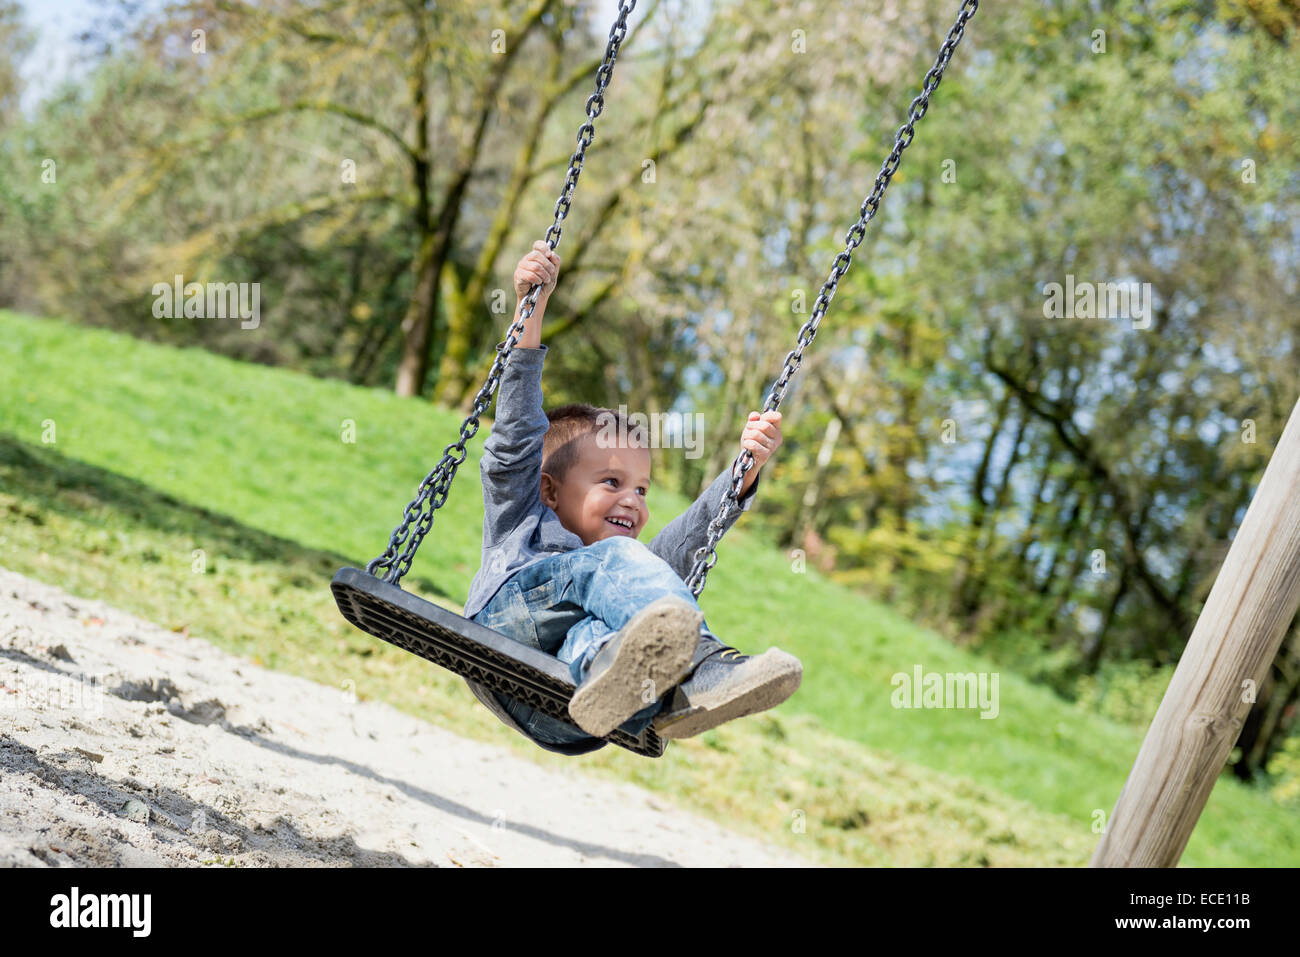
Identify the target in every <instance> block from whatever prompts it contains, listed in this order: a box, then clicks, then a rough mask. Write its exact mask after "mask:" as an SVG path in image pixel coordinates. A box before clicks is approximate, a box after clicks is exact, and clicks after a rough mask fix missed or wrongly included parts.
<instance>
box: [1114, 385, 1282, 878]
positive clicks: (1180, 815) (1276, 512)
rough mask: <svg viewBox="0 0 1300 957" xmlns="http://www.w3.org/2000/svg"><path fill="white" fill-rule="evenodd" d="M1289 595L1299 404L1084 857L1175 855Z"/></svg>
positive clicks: (1244, 707) (1265, 660)
mask: <svg viewBox="0 0 1300 957" xmlns="http://www.w3.org/2000/svg"><path fill="white" fill-rule="evenodd" d="M1298 605H1300V403H1297V404H1296V407H1295V409H1293V410H1292V412H1291V418H1290V420H1289V421H1288V422H1287V426H1286V429H1285V430H1284V431H1283V432H1282V438H1281V439H1280V440H1279V441H1278V444H1277V448H1276V450H1275V451H1274V452H1273V458H1272V460H1271V461H1270V462H1269V463H1268V468H1266V469H1265V470H1264V477H1263V478H1262V479H1261V480H1260V483H1259V488H1258V489H1257V490H1256V492H1255V497H1254V499H1253V500H1252V501H1251V503H1250V507H1249V508H1248V509H1247V510H1246V517H1245V518H1244V519H1242V522H1241V528H1239V529H1238V530H1237V536H1236V538H1235V539H1233V542H1232V547H1231V548H1230V549H1229V550H1228V557H1227V558H1226V559H1224V562H1223V567H1222V568H1221V569H1220V570H1219V577H1218V578H1217V579H1216V580H1215V582H1214V587H1213V588H1212V589H1211V590H1210V596H1209V598H1208V599H1207V600H1206V602H1205V608H1204V610H1202V612H1201V617H1200V618H1199V619H1198V620H1197V622H1196V627H1195V629H1193V631H1192V637H1191V639H1190V640H1189V641H1188V642H1187V649H1186V650H1185V651H1184V652H1183V656H1182V659H1181V660H1180V661H1179V662H1178V668H1177V669H1176V670H1175V671H1174V677H1173V679H1172V680H1171V681H1170V682H1169V688H1168V690H1167V691H1166V692H1165V697H1164V700H1162V701H1161V702H1160V708H1159V709H1158V710H1157V711H1156V716H1155V719H1154V720H1153V721H1152V722H1151V727H1150V729H1149V730H1148V731H1147V736H1146V740H1145V741H1143V742H1142V749H1141V750H1140V751H1139V752H1138V756H1137V760H1136V761H1135V762H1134V764H1133V770H1132V771H1131V772H1129V776H1128V781H1127V782H1125V784H1124V790H1123V791H1121V792H1120V796H1119V800H1118V801H1117V802H1116V804H1115V809H1114V810H1113V811H1112V812H1111V815H1110V821H1109V822H1108V824H1107V827H1106V833H1105V835H1104V836H1103V837H1102V839H1101V843H1100V844H1098V845H1097V850H1096V852H1095V853H1094V854H1093V856H1092V863H1091V866H1092V867H1173V866H1175V865H1176V864H1177V863H1178V858H1179V857H1181V856H1182V853H1183V848H1185V847H1186V846H1187V839H1188V838H1189V837H1191V835H1192V829H1193V828H1194V827H1195V826H1196V820H1197V818H1199V817H1200V815H1201V809H1202V808H1204V807H1205V802H1206V800H1207V799H1208V798H1209V796H1210V791H1211V790H1212V789H1213V787H1214V782H1215V780H1216V779H1217V778H1218V776H1219V772H1220V771H1221V770H1222V769H1223V766H1224V764H1225V763H1226V761H1227V758H1228V753H1229V752H1230V751H1231V750H1232V746H1233V744H1234V743H1235V742H1236V740H1237V735H1238V734H1239V732H1240V731H1241V725H1242V722H1243V721H1244V720H1245V718H1246V713H1247V712H1248V711H1249V710H1250V704H1251V702H1252V701H1253V700H1254V693H1253V692H1254V690H1255V689H1257V688H1259V687H1260V686H1261V685H1262V684H1263V681H1264V678H1265V676H1266V674H1267V671H1268V667H1269V665H1270V664H1271V663H1272V662H1273V659H1274V658H1275V657H1276V656H1277V652H1278V647H1279V646H1280V645H1281V643H1282V636H1283V635H1284V633H1285V632H1286V629H1287V626H1288V625H1290V623H1291V620H1292V619H1293V618H1294V617H1295V613H1296V608H1297V606H1298ZM1260 863H1264V862H1260Z"/></svg>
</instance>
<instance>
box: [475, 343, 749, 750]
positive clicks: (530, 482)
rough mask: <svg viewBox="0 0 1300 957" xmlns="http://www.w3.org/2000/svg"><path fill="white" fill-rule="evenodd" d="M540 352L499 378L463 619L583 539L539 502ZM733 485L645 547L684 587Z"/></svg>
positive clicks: (528, 353)
mask: <svg viewBox="0 0 1300 957" xmlns="http://www.w3.org/2000/svg"><path fill="white" fill-rule="evenodd" d="M546 352H547V347H546V346H545V345H542V346H539V347H538V348H536V349H525V348H520V347H518V346H516V347H515V349H514V350H513V351H512V352H511V354H510V358H509V359H507V360H506V365H505V368H504V369H503V370H502V373H501V382H500V386H499V391H498V394H497V410H496V411H497V414H496V419H495V421H494V422H493V424H492V434H491V435H489V436H488V438H487V441H486V442H485V443H484V444H483V458H482V459H481V461H480V462H479V472H480V474H481V476H482V480H483V555H482V563H481V565H480V568H479V571H478V573H477V574H476V575H475V576H474V580H473V581H472V582H471V583H470V587H469V596H468V597H467V598H466V600H465V611H464V617H466V618H473V617H474V616H475V615H477V614H478V613H479V612H480V611H482V610H483V608H484V607H486V605H487V604H488V602H490V601H491V600H492V598H493V597H494V596H495V595H496V593H497V591H498V590H499V589H500V588H501V586H502V585H504V584H505V583H506V582H507V581H508V580H509V579H510V577H511V576H512V575H514V574H515V573H516V572H517V571H519V570H520V569H521V568H523V567H524V566H525V565H529V564H531V563H532V562H534V561H536V560H538V559H540V558H545V557H547V556H549V555H551V554H554V553H555V552H567V551H572V550H573V549H575V548H582V547H583V543H582V539H581V538H579V537H578V536H577V535H575V534H574V533H573V532H571V531H569V530H568V529H567V528H565V527H564V526H563V525H562V524H561V523H560V517H559V516H558V515H556V514H555V511H554V510H553V509H551V508H550V507H549V506H547V505H545V504H543V502H542V497H541V482H542V438H543V436H545V435H546V429H547V427H548V425H549V420H548V419H547V417H546V413H545V412H544V411H543V409H542V364H543V362H544V360H545V358H546ZM732 481H733V480H732V475H731V466H728V467H727V468H725V469H724V470H723V471H722V472H721V473H719V475H718V477H717V478H715V479H714V480H713V483H712V484H711V485H710V486H709V487H708V488H707V489H705V490H704V492H702V493H701V494H700V497H699V498H697V499H696V500H695V501H694V502H693V503H692V504H691V506H690V507H689V508H688V509H687V510H686V511H685V512H683V513H682V514H681V515H679V516H677V518H675V519H673V520H672V521H671V522H669V523H668V524H667V525H666V526H664V528H663V529H662V530H660V532H659V534H658V535H656V536H655V537H654V538H653V539H651V540H650V542H649V543H648V546H647V547H648V548H649V549H650V551H652V552H654V553H655V554H656V555H658V556H659V557H660V558H662V559H663V560H664V561H666V562H667V563H668V564H669V565H670V566H672V569H673V571H675V572H677V574H678V575H679V576H680V577H681V579H682V580H683V581H685V580H686V578H687V576H688V575H690V572H691V567H692V566H693V564H694V562H695V552H696V550H697V549H699V548H700V547H701V546H702V545H704V544H706V542H707V541H708V529H709V522H710V521H711V520H712V519H713V516H714V515H716V514H717V512H718V508H719V507H720V506H721V505H722V500H723V498H724V497H725V496H726V494H727V489H728V488H729V487H730V485H731V484H732ZM761 481H762V479H761V477H759V478H755V479H754V484H753V485H752V486H750V488H749V490H748V491H747V492H746V493H745V495H743V496H742V497H741V498H739V499H738V500H737V504H738V505H739V509H733V510H732V512H731V514H730V515H728V516H727V523H726V528H727V529H729V528H730V527H731V526H732V525H733V524H735V522H736V520H737V519H738V518H740V513H741V512H745V511H748V510H749V508H750V506H751V505H752V504H753V502H754V495H755V493H756V492H757V491H758V486H759V483H760V482H761ZM467 682H468V684H469V686H470V690H472V691H473V692H474V695H475V697H477V698H478V699H479V700H480V701H482V702H483V703H484V704H485V705H487V706H488V708H489V709H491V711H492V712H493V714H495V715H496V716H497V717H498V718H500V719H501V720H502V721H504V722H505V723H506V724H508V725H510V726H511V727H513V728H515V729H516V730H519V731H521V733H522V729H520V728H519V727H518V725H517V724H516V723H515V722H514V721H513V719H511V718H510V716H509V715H508V714H507V713H505V711H504V709H503V708H501V706H500V704H499V703H498V702H497V701H496V699H495V698H494V697H493V695H492V692H491V691H490V690H489V689H487V688H486V687H483V686H482V685H479V684H477V683H475V682H473V681H468V679H467Z"/></svg>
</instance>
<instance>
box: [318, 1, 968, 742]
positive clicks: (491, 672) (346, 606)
mask: <svg viewBox="0 0 1300 957" xmlns="http://www.w3.org/2000/svg"><path fill="white" fill-rule="evenodd" d="M635 6H636V0H620V3H619V14H618V19H617V20H616V21H615V22H614V26H613V27H612V28H611V29H610V32H609V42H608V44H607V45H606V47H605V57H604V60H603V62H602V63H601V65H600V69H599V70H597V72H596V92H595V93H593V94H592V95H591V97H589V98H588V100H587V121H586V122H585V123H584V124H583V125H582V126H581V127H580V128H579V130H578V148H577V150H576V151H575V152H574V154H573V155H572V156H571V157H570V159H569V169H568V174H567V175H566V177H565V181H564V188H563V190H562V191H561V193H560V198H559V199H558V200H557V201H556V204H555V221H554V222H553V223H552V224H551V226H550V228H549V229H548V230H547V231H546V242H547V243H548V244H549V245H550V247H551V249H555V248H556V246H558V245H559V242H560V234H561V224H562V223H563V221H564V218H565V216H566V215H567V214H568V212H569V206H570V204H571V202H572V198H573V190H574V187H575V186H576V185H577V182H578V176H579V175H580V174H581V172H582V163H583V160H584V158H585V156H586V149H587V147H588V146H590V145H591V142H592V138H593V136H594V134H595V126H594V120H595V119H596V117H597V116H599V115H600V112H601V109H602V108H603V107H604V92H605V88H606V86H608V84H609V80H610V77H611V76H612V75H613V70H614V61H615V60H616V58H617V56H618V50H619V47H620V45H621V44H622V42H623V39H624V37H625V36H626V35H627V18H628V16H629V15H630V14H631V13H632V10H633V9H634V8H635ZM978 9H979V0H963V2H962V6H961V11H960V12H959V14H958V16H957V20H956V22H954V24H953V26H952V29H950V30H949V31H948V35H947V37H946V38H945V39H944V42H943V45H942V46H941V47H940V49H939V55H938V57H937V58H936V59H935V62H934V65H933V66H932V67H931V68H930V70H929V71H928V72H927V73H926V74H925V79H924V81H923V82H922V84H921V92H920V94H919V95H918V96H917V97H916V98H915V99H914V100H912V103H911V105H910V107H909V108H908V119H907V122H906V123H904V124H903V126H901V127H900V128H899V130H898V133H897V135H896V136H895V139H894V146H893V149H892V150H891V151H890V153H889V156H888V158H887V159H886V160H885V162H884V164H883V165H882V166H881V168H880V172H879V173H878V174H877V176H876V180H875V185H874V187H873V189H872V191H871V194H870V195H869V196H868V197H867V198H866V200H865V201H864V202H863V204H862V207H861V209H860V216H859V219H858V221H857V222H856V223H855V224H854V225H853V226H852V227H851V228H850V229H849V231H848V233H847V235H846V236H845V243H846V245H845V248H844V250H843V251H842V252H840V253H839V255H837V256H836V257H835V262H834V265H833V267H832V269H831V273H830V276H829V277H828V278H827V280H826V282H825V283H824V284H823V285H822V287H821V292H820V293H819V295H818V297H817V302H816V304H815V306H814V307H813V311H812V315H811V316H810V317H809V319H808V321H807V322H805V323H804V325H803V326H802V328H800V330H799V335H798V338H797V341H796V345H795V348H794V350H792V351H791V352H790V353H789V354H788V355H787V356H786V359H785V365H784V367H783V368H782V370H781V375H780V377H779V378H778V379H777V380H776V382H775V384H774V385H773V386H772V390H771V392H769V393H768V396H767V400H766V402H765V403H764V406H763V410H764V411H765V412H766V411H771V410H775V409H776V408H777V407H778V406H779V405H780V404H781V400H782V399H784V398H785V392H786V389H787V388H788V387H789V384H790V380H791V378H792V377H793V376H794V374H795V373H796V372H797V371H798V369H799V365H800V363H801V362H802V361H803V353H804V350H805V349H806V348H807V347H808V346H809V345H810V344H811V343H812V341H813V339H814V337H815V336H816V335H817V327H818V325H819V324H820V323H821V320H822V316H823V315H825V313H826V309H827V307H828V306H829V305H830V302H831V299H832V298H833V297H834V295H835V290H836V288H837V286H838V285H839V281H840V279H842V278H843V276H844V274H845V273H846V272H848V268H849V265H850V263H851V262H852V258H853V250H854V249H856V248H857V247H858V245H859V244H861V242H862V240H863V237H864V236H865V235H866V230H867V225H868V224H869V223H870V222H871V220H872V219H873V218H874V217H875V215H876V211H877V210H878V209H879V208H880V202H881V199H882V198H883V197H884V194H885V190H886V188H887V187H888V186H889V182H890V180H891V179H892V178H893V176H894V173H895V172H896V171H897V170H898V165H899V162H900V161H901V159H902V155H903V151H904V150H905V149H907V147H908V145H910V144H911V142H912V138H913V136H914V135H915V131H914V127H915V124H916V123H917V121H919V120H920V119H921V117H923V116H924V115H925V112H926V110H927V109H928V108H929V104H930V97H931V95H933V93H934V91H935V89H936V88H937V87H938V86H939V82H940V80H941V79H942V78H943V72H944V70H945V69H946V68H947V66H948V63H949V61H950V60H951V59H952V55H953V52H954V51H955V50H956V49H957V44H958V43H960V42H961V38H962V35H963V33H964V32H965V29H966V24H967V22H968V21H969V20H970V19H971V17H973V16H974V15H975V12H976V11H977V10H978ZM541 289H542V285H541V284H540V283H538V284H537V285H535V286H533V287H532V289H530V290H529V292H528V295H527V296H526V297H524V300H523V302H522V303H521V304H520V308H519V314H518V316H517V317H516V318H515V320H514V322H512V323H511V325H510V328H509V330H507V333H506V338H505V340H504V341H503V342H502V343H500V344H499V345H498V346H497V357H496V359H495V360H494V361H493V363H492V368H491V370H490V371H489V373H488V378H487V382H486V383H484V385H483V388H482V389H480V390H479V392H478V395H477V396H476V397H475V400H474V406H473V410H472V411H471V412H470V414H469V416H468V417H467V418H466V419H465V421H464V422H463V423H461V427H460V438H459V440H458V441H456V442H454V443H452V444H451V445H449V446H447V447H446V448H445V449H444V450H443V455H442V459H441V461H439V462H438V464H437V466H435V467H434V469H433V471H431V472H430V473H429V474H428V475H426V476H425V478H424V480H423V481H422V482H421V483H420V486H419V489H418V491H417V493H416V497H415V498H414V499H413V500H412V501H411V502H410V504H408V505H407V506H406V511H405V513H404V515H403V517H402V521H401V523H400V524H399V525H398V526H397V528H395V529H394V530H393V534H392V536H391V537H390V538H389V542H388V548H387V549H386V550H385V552H384V554H382V555H380V556H379V557H378V558H375V559H374V560H373V561H371V562H370V563H369V564H367V565H366V569H365V571H361V570H359V569H356V568H343V569H340V570H339V572H338V574H336V575H335V576H334V580H333V581H332V582H331V583H330V589H331V591H332V592H333V593H334V599H335V601H336V602H337V603H338V607H339V611H340V612H342V613H343V617H344V618H346V619H347V620H348V621H350V622H351V623H352V624H354V625H356V626H357V627H358V628H360V629H361V630H362V631H365V632H368V633H369V634H371V635H374V636H375V637H377V638H382V639H384V640H385V641H387V642H390V643H392V644H394V645H396V646H397V647H399V648H404V649H405V650H407V651H409V652H411V653H413V654H416V655H419V656H420V657H421V658H426V659H428V660H429V661H432V662H433V663H434V664H437V665H441V666H442V667H444V668H446V669H447V670H449V671H452V672H455V673H456V674H458V675H460V676H461V677H463V678H465V679H467V680H468V681H470V682H476V683H478V684H480V685H483V686H485V687H487V688H490V689H492V690H493V691H496V692H499V693H502V694H505V695H509V696H510V697H513V698H517V699H519V700H521V701H523V702H524V703H525V704H528V705H530V706H531V707H533V708H535V709H536V710H538V711H541V712H543V713H544V714H547V715H550V716H551V717H552V718H556V719H557V720H559V721H563V722H565V723H566V724H568V725H569V726H570V727H573V722H572V721H571V720H570V718H569V699H570V698H572V697H573V693H574V691H575V690H577V688H576V685H575V684H574V681H573V678H572V676H571V675H570V673H569V669H568V667H567V666H566V665H564V664H562V663H561V662H560V661H559V660H558V659H556V658H553V657H552V656H550V655H547V654H545V653H544V652H541V651H539V650H537V649H534V648H530V647H528V646H527V645H525V644H522V643H521V642H518V641H515V640H514V639H513V638H510V637H508V636H506V635H502V634H500V633H498V632H495V631H493V630H492V629H490V628H486V627H484V626H483V625H480V624H478V623H477V622H474V621H470V620H469V619H467V618H463V617H461V616H460V615H457V614H454V613H453V612H450V611H447V610H446V609H445V608H442V607H440V606H438V605H435V604H434V603H433V602H430V601H426V600H425V599H423V598H420V597H418V596H416V595H412V594H411V593H409V592H405V591H403V590H402V589H401V588H400V587H399V582H400V581H401V579H402V576H404V575H405V574H406V573H407V572H408V571H409V570H410V568H411V562H412V561H413V560H414V559H415V552H416V550H417V549H418V548H419V547H420V543H421V542H422V541H423V540H424V537H425V535H427V534H428V533H429V529H430V528H431V527H432V525H433V519H434V513H435V512H436V511H437V510H438V508H440V507H441V506H442V505H443V503H444V502H445V501H446V500H447V494H448V492H449V490H450V488H451V482H452V480H453V479H454V478H455V476H456V470H457V468H459V466H460V464H461V463H462V462H464V461H465V457H466V451H465V444H466V443H467V442H468V441H469V440H470V439H471V438H473V437H474V435H475V433H477V432H478V430H479V416H480V415H482V414H483V412H484V411H485V410H486V409H487V407H488V403H489V402H490V401H491V398H492V393H493V392H495V391H496V387H497V384H498V380H499V379H500V376H501V371H502V369H504V367H505V363H506V360H507V359H508V358H509V357H510V353H511V352H512V351H513V350H514V347H515V344H516V342H517V341H518V339H519V337H520V336H521V335H522V334H523V329H524V323H525V322H526V321H527V320H528V318H529V317H530V316H531V315H532V314H533V309H534V308H535V306H536V304H537V296H538V294H539V293H540V292H541ZM753 464H754V458H753V456H752V455H751V454H750V451H749V450H748V449H743V450H742V451H741V453H740V455H739V456H737V458H736V460H735V462H734V464H733V467H732V474H733V478H734V480H733V483H732V486H731V488H730V489H729V490H728V493H727V496H726V497H725V498H724V499H723V501H722V504H721V505H720V506H719V508H718V514H717V515H716V516H715V517H714V518H713V520H712V521H710V523H709V533H708V539H707V543H706V544H705V545H703V546H701V547H700V548H699V550H698V551H697V552H696V553H695V562H694V564H693V566H692V568H691V573H690V575H689V576H688V578H687V580H686V584H687V586H688V587H689V588H690V590H691V594H692V595H693V596H695V597H696V598H699V596H700V593H701V592H702V591H703V590H704V583H705V579H706V578H707V576H708V573H709V569H711V568H712V567H713V566H714V565H715V564H717V561H718V555H717V546H718V542H719V541H720V540H721V539H722V535H723V533H724V526H725V523H726V520H727V517H728V516H729V515H730V514H731V511H732V509H733V507H736V503H737V499H738V498H739V497H740V489H741V487H742V485H743V484H744V478H745V473H746V472H748V471H749V469H750V468H751V467H752V466H753ZM485 703H486V702H485ZM494 710H495V709H494ZM605 740H606V741H608V742H610V743H611V744H616V745H618V746H620V747H623V748H626V749H628V750H629V751H634V752H636V753H637V754H642V755H645V756H646V757H659V756H660V755H662V754H663V752H664V742H663V740H662V739H660V738H659V736H658V735H656V734H655V733H654V731H653V730H652V729H651V728H647V729H646V730H645V731H643V732H642V733H641V734H640V735H637V736H633V735H630V734H628V733H626V732H625V731H621V730H619V729H615V730H614V731H613V732H611V733H610V734H609V735H607V736H606V737H605Z"/></svg>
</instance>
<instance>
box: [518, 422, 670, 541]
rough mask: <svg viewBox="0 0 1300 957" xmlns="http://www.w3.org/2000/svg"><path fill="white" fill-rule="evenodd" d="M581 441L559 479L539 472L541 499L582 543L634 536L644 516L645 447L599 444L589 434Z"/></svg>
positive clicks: (647, 476) (647, 472) (646, 508)
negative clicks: (577, 455)
mask: <svg viewBox="0 0 1300 957" xmlns="http://www.w3.org/2000/svg"><path fill="white" fill-rule="evenodd" d="M581 441H582V445H581V454H580V455H579V457H578V461H577V462H575V463H574V465H573V467H572V468H570V469H569V472H568V474H567V475H566V476H565V477H564V481H563V482H556V481H555V479H554V478H553V477H552V476H551V475H549V474H547V473H546V472H543V473H542V502H543V503H545V504H546V505H548V506H549V507H550V508H552V509H553V510H554V511H555V514H556V515H558V516H559V518H560V524H562V525H563V526H564V527H565V528H567V529H568V530H569V531H571V532H573V534H575V535H577V536H578V537H579V538H580V539H582V544H584V545H591V544H593V543H595V542H599V541H601V540H602V539H605V538H613V537H614V536H615V535H625V536H627V537H629V538H636V537H637V536H638V535H640V534H641V529H643V528H645V524H646V522H647V521H649V520H650V508H649V506H647V505H646V500H645V496H646V492H647V491H649V487H650V450H649V449H644V448H617V447H615V448H601V447H600V445H599V443H598V442H597V441H596V436H595V435H594V434H588V435H585V436H583V437H582V440H581ZM617 520H622V522H626V523H631V527H630V528H629V527H626V526H625V525H624V524H621V523H620V522H619V521H617Z"/></svg>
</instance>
